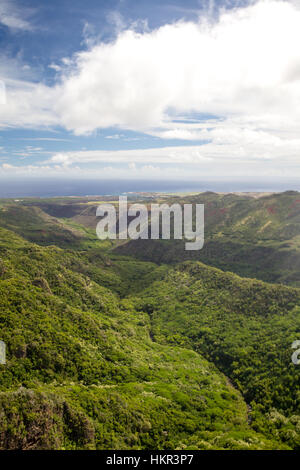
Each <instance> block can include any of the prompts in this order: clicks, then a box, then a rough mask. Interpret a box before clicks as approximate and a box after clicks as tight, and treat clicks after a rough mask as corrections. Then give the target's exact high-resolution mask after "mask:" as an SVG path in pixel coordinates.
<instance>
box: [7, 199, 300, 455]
mask: <svg viewBox="0 0 300 470" xmlns="http://www.w3.org/2000/svg"><path fill="white" fill-rule="evenodd" d="M297 194H298V193H285V194H282V195H273V196H267V197H265V198H258V199H254V198H251V197H249V196H236V195H230V196H224V195H214V194H204V195H199V196H193V197H191V196H190V197H189V198H186V199H185V201H187V200H190V201H191V200H197V201H199V202H200V201H204V200H205V201H206V204H207V205H209V203H210V205H209V207H210V208H213V209H211V210H212V211H214V210H218V211H219V210H220V208H221V209H222V208H223V206H224V205H225V206H226V207H225V208H228V211H225V212H223V213H224V214H225V219H221V217H220V215H212V216H211V217H212V218H214V220H212V221H211V222H210V221H209V218H208V219H207V224H206V227H207V237H208V241H207V243H213V244H214V245H213V246H217V243H222V244H227V243H228V246H229V247H230V246H231V245H230V243H237V244H240V245H243V246H244V245H245V252H244V253H245V256H246V253H248V255H247V256H249V252H247V250H248V249H250V248H249V247H251V249H258V248H259V247H263V249H266V247H267V246H269V247H270V249H271V250H272V256H273V258H272V256H271V257H270V258H269V261H268V262H269V263H271V260H272V259H275V258H276V256H278V264H276V263H275V262H274V263H275V264H274V270H272V266H271V265H270V267H269V268H267V266H266V265H264V266H263V269H264V270H262V271H261V272H260V271H259V274H260V275H257V276H256V277H257V278H260V279H264V278H265V277H272V275H273V277H278V279H279V280H280V281H281V282H285V283H286V284H289V285H282V284H281V285H280V284H271V283H265V282H262V281H260V280H256V279H250V278H246V277H244V278H241V277H239V276H238V275H237V274H233V273H229V272H224V271H221V270H220V269H216V268H214V267H212V266H208V265H205V264H203V263H201V262H199V261H198V260H196V259H192V260H188V261H184V260H182V259H181V253H182V252H181V251H180V250H181V249H180V247H178V246H177V243H176V242H172V241H169V242H165V241H162V242H160V241H158V242H157V243H155V242H151V241H150V240H149V241H146V242H144V243H147V245H146V244H143V247H144V248H143V252H142V250H141V246H142V243H141V242H140V241H135V242H133V241H132V242H129V243H126V244H124V245H122V246H120V245H119V246H118V247H117V249H116V246H115V245H114V244H113V245H112V244H111V243H110V242H100V241H99V240H97V239H96V237H95V234H94V228H93V227H94V224H95V212H94V209H95V203H94V202H93V201H86V200H83V201H75V202H74V203H72V204H70V200H66V201H38V200H37V201H33V200H25V201H22V202H21V203H17V202H15V201H9V200H7V201H4V200H2V201H1V204H0V205H1V208H0V227H2V228H0V339H1V340H3V341H5V343H6V345H7V363H6V364H3V365H0V448H1V449H96V448H97V449H299V448H300V393H299V385H300V366H296V365H294V364H293V363H292V361H291V355H292V352H293V351H292V349H291V344H292V342H293V341H295V340H296V339H300V289H298V288H297V287H293V286H292V285H294V286H297V285H299V269H298V268H297V262H298V261H297V259H298V258H297V253H298V249H299V247H298V235H297V233H296V232H297V227H298V225H297V224H298V221H299V210H298V206H297V204H298V203H297V202H295V201H297V198H298V196H297ZM239 198H240V199H239ZM176 199H177V198H175V197H172V198H171V199H170V201H175V200H176ZM179 199H180V201H181V202H183V198H179ZM299 199H300V197H299ZM293 201H294V202H293ZM148 202H149V201H148ZM274 204H276V207H277V209H276V211H275V212H272V213H270V211H268V210H267V209H266V207H273V206H274ZM290 205H293V207H292V208H291V212H292V215H290V216H288V213H287V207H290ZM42 206H43V207H42ZM72 206H74V207H72ZM91 208H92V209H91ZM299 209H300V207H299ZM209 210H210V209H209ZM247 211H248V212H247ZM80 214H81V215H80ZM82 214H85V215H84V218H82V219H81V220H80V221H79V219H78V218H79V217H82ZM88 214H90V216H89V215H88ZM229 214H230V215H229ZM247 214H248V215H247ZM249 215H251V216H250V219H249V218H248V219H247V217H249ZM88 217H90V218H88ZM251 217H252V219H251ZM241 220H242V221H244V223H242V222H241ZM270 220H271V223H269V224H268V225H267V226H266V224H267V223H268V222H269V221H270ZM288 220H289V221H290V222H288ZM83 222H84V223H83ZM288 224H290V225H288ZM270 226H271V227H272V229H271V228H268V227H270ZM231 227H233V228H231ZM262 227H265V228H264V229H263V230H261V229H262ZM286 227H288V228H286ZM233 232H234V233H236V234H238V236H239V238H238V242H235V241H232V236H231V235H232V233H233ZM264 232H265V234H264ZM258 233H260V235H259V236H257V234H258ZM298 233H299V232H298ZM255 237H256V238H255ZM179 244H180V243H178V245H179ZM284 245H286V246H284ZM226 246H227V245H226ZM146 247H148V248H146ZM229 249H230V248H229ZM202 251H203V250H202ZM284 251H286V252H287V253H288V254H289V256H291V260H292V257H294V258H295V259H294V261H295V263H294V264H293V266H290V267H289V266H288V265H286V264H285V265H284V264H283V263H282V262H281V261H280V260H281V256H282V252H284ZM174 253H175V254H174ZM199 253H200V252H199ZM208 253H210V252H208ZM278 253H279V254H278ZM173 254H174V257H173ZM132 255H134V256H132ZM199 256H200V254H199ZM203 256H204V257H205V256H208V255H207V254H205V252H204V254H203ZM226 256H228V259H229V255H228V252H226V253H225V251H224V252H223V258H222V257H220V258H219V257H218V259H219V264H222V263H223V264H222V266H223V265H224V266H223V267H224V269H225V268H226V266H227V264H226V263H227V262H226V261H224V260H225V257H226ZM274 257H275V258H274ZM136 258H139V259H136ZM245 259H246V258H245ZM206 261H207V262H208V261H209V264H211V265H214V264H216V265H217V264H218V263H215V262H214V258H213V257H212V256H208V259H207V260H206ZM228 263H229V261H228ZM230 263H231V271H235V272H236V273H238V274H241V271H245V270H246V267H245V266H246V264H243V263H241V262H240V261H239V262H237V260H235V259H234V257H233V258H232V259H231V261H230ZM230 263H229V264H230ZM251 263H252V261H251ZM251 263H250V264H249V265H247V266H249V270H250V271H251V272H250V274H251V277H255V276H254V271H253V269H254V263H253V264H252V265H251ZM261 263H262V264H263V261H261ZM233 268H234V269H233ZM235 268H236V269H235ZM226 269H227V268H226ZM247 269H248V268H247ZM256 269H258V270H259V268H258V267H257V268H256ZM272 273H273V274H272Z"/></svg>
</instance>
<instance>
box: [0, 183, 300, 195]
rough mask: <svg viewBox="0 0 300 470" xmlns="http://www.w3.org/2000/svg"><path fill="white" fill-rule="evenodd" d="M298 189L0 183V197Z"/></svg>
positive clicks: (292, 186)
mask: <svg viewBox="0 0 300 470" xmlns="http://www.w3.org/2000/svg"><path fill="white" fill-rule="evenodd" d="M299 189H300V183H299V181H277V182H275V181H249V182H247V181H199V182H197V181H158V180H157V181H150V180H145V181H139V180H102V181H101V180H85V179H82V180H71V179H55V180H54V179H32V180H29V179H26V180H3V181H1V180H0V198H19V197H41V198H43V197H45V198H46V197H55V196H98V195H119V194H124V193H129V192H162V193H176V192H179V193H185V192H203V191H215V192H242V191H248V192H273V191H274V192H275V191H286V190H299Z"/></svg>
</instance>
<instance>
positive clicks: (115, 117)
mask: <svg viewBox="0 0 300 470" xmlns="http://www.w3.org/2000/svg"><path fill="white" fill-rule="evenodd" d="M299 7H300V5H299V2H298V1H297V0H295V1H281V0H278V1H277V0H258V1H238V0H232V1H231V0H224V2H222V1H213V0H207V1H206V0H205V1H196V0H185V1H182V0H177V1H175V0H170V1H165V2H164V1H163V2H162V1H158V0H151V2H149V1H146V0H107V1H99V0H98V1H96V0H86V1H85V2H82V1H81V0H75V1H71V0H52V1H51V2H49V1H46V0H44V1H41V0H39V1H34V0H0V44H1V49H0V51H1V52H0V81H1V82H0V85H1V86H0V179H3V178H5V179H7V178H30V177H33V176H34V177H35V176H36V177H39V178H40V177H50V176H51V177H52V176H54V177H61V176H63V177H70V178H71V177H74V178H78V177H82V178H89V177H101V178H129V179H131V178H132V179H134V178H137V179H139V178H140V179H145V178H146V179H147V178H149V179H156V178H157V179H164V180H165V179H166V178H169V179H175V180H176V179H195V180H196V179H199V178H202V179H203V178H208V179H210V180H211V179H216V180H218V179H230V178H231V179H238V178H248V177H251V178H255V177H256V176H257V175H258V174H259V175H260V177H264V176H265V177H266V178H275V179H276V178H277V179H279V178H286V179H287V180H288V179H289V178H293V179H295V178H298V177H299V176H300V167H299V149H300V139H299V135H300V134H299V130H300V129H299V124H300V114H299V108H300V107H299V104H300V82H299V79H300V53H299V40H300V10H299ZM279 32H280V33H281V34H279Z"/></svg>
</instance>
